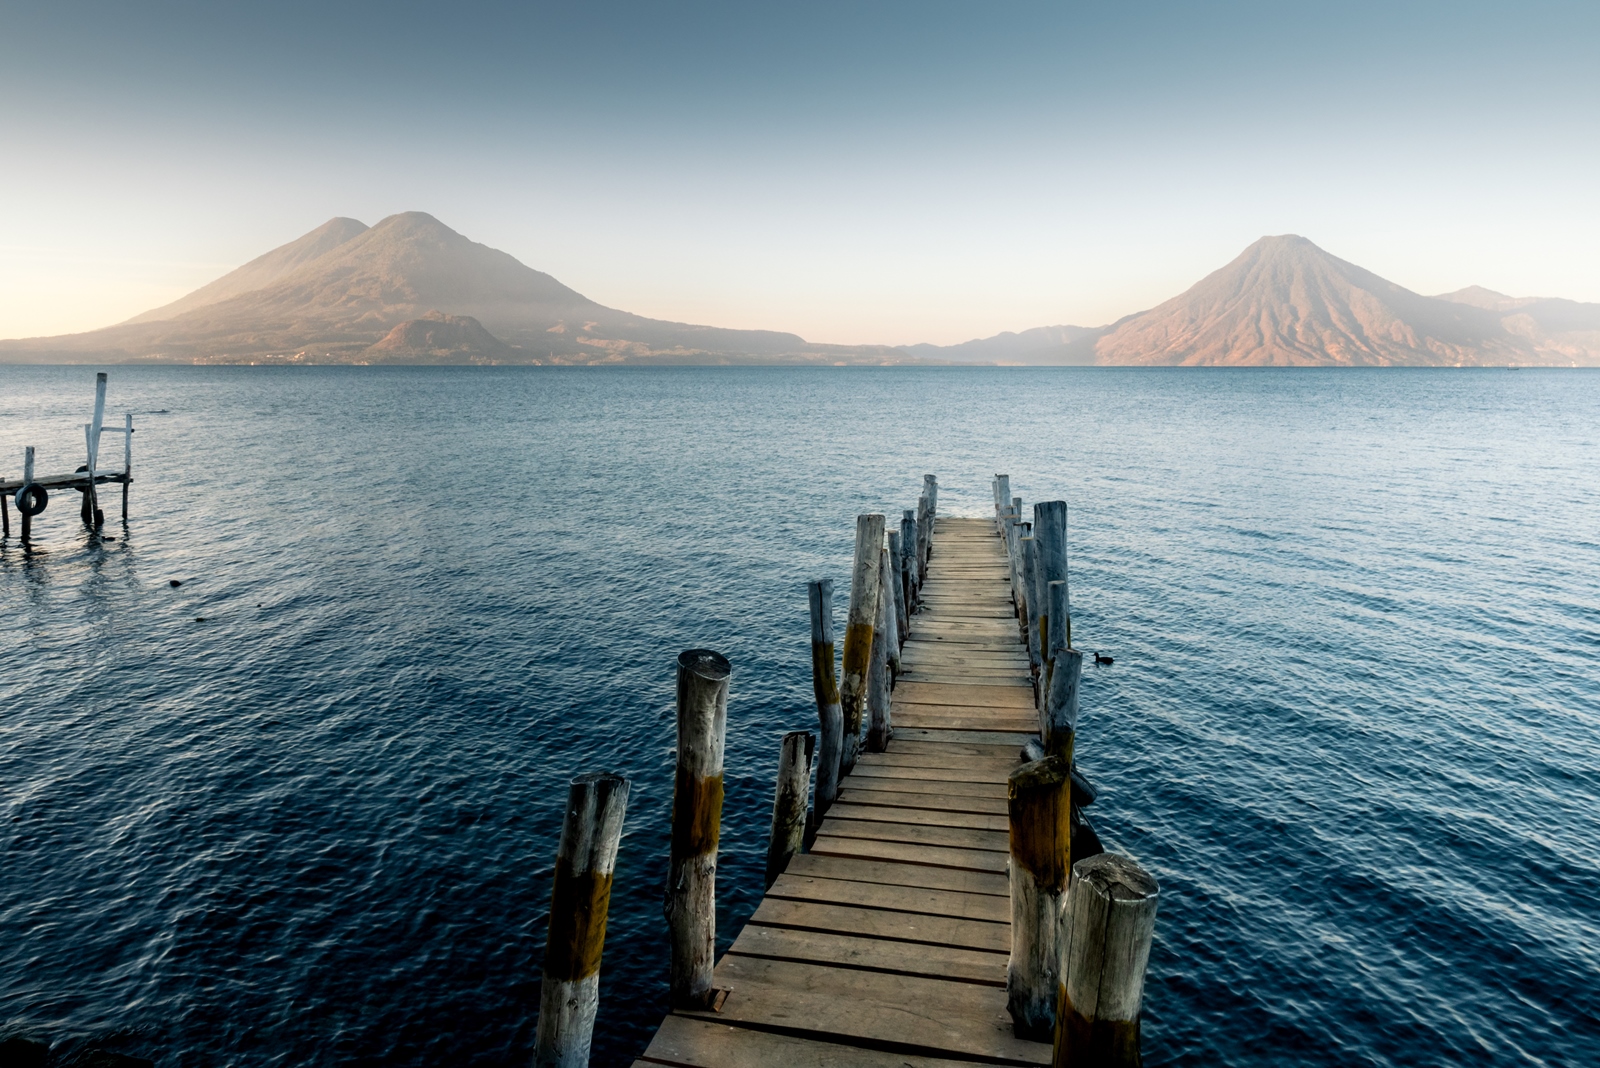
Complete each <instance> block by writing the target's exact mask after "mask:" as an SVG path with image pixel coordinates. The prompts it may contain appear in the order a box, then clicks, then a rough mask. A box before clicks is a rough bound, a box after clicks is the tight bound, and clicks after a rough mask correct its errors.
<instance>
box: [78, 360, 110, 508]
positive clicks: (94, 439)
mask: <svg viewBox="0 0 1600 1068" xmlns="http://www.w3.org/2000/svg"><path fill="white" fill-rule="evenodd" d="M105 416H106V373H105V372H104V371H100V372H98V373H97V374H96V375H95V376H94V418H93V420H92V421H91V422H89V423H87V424H85V426H84V428H83V437H84V443H85V444H86V445H87V446H88V459H87V461H86V462H87V467H88V480H89V485H88V488H87V489H86V490H85V491H84V494H83V521H84V522H85V523H87V524H88V525H89V528H90V529H91V530H93V529H95V528H97V527H99V526H100V524H101V523H102V522H103V521H104V516H103V515H102V514H101V512H100V495H99V493H98V492H96V490H95V485H94V476H95V474H96V473H97V471H98V470H99V464H100V427H101V424H102V423H103V422H104V421H105Z"/></svg>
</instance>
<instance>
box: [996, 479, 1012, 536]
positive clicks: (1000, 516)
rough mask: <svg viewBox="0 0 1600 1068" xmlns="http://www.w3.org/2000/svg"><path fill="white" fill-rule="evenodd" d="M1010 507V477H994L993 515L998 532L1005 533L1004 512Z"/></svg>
mask: <svg viewBox="0 0 1600 1068" xmlns="http://www.w3.org/2000/svg"><path fill="white" fill-rule="evenodd" d="M1010 507H1011V476H1010V475H995V476H994V514H995V516H996V519H997V522H998V523H999V526H1000V532H1001V533H1005V514H1004V513H1005V510H1006V509H1007V508H1010Z"/></svg>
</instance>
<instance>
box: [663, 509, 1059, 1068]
mask: <svg viewBox="0 0 1600 1068" xmlns="http://www.w3.org/2000/svg"><path fill="white" fill-rule="evenodd" d="M934 532H935V537H934V543H933V554H932V557H931V559H930V562H929V568H928V576H927V580H926V582H925V583H924V585H923V589H922V597H923V609H922V611H921V612H920V613H918V614H917V615H916V616H914V617H913V623H912V628H911V638H910V640H909V641H907V642H906V644H905V648H904V650H903V651H902V653H901V661H902V666H903V671H902V673H901V676H900V680H899V683H898V685H897V686H896V687H895V691H894V699H893V704H892V706H891V709H892V710H891V724H892V726H893V729H894V736H893V739H892V740H891V741H890V743H889V748H888V751H887V752H884V753H864V754H862V756H861V758H860V760H859V761H858V762H857V763H856V767H855V771H854V772H853V773H852V774H851V775H850V777H849V778H847V779H845V780H844V782H843V783H842V784H841V790H840V794H839V800H838V802H837V803H836V804H835V805H834V806H833V808H832V809H831V810H830V811H829V812H828V815H827V819H826V820H825V821H824V822H823V824H822V826H821V828H819V831H818V835H817V839H816V843H815V845H814V846H813V847H812V850H811V852H810V853H808V854H802V855H799V856H796V857H795V858H794V859H793V861H791V862H790V865H789V869H788V871H787V872H786V873H785V874H783V875H782V876H780V877H779V878H778V881H777V882H776V883H775V884H774V885H773V887H772V889H771V890H770V891H768V892H767V895H766V897H765V898H764V899H763V900H762V902H761V905H760V907H759V908H757V909H756V912H755V915H754V916H752V917H751V918H750V922H749V924H748V925H747V926H746V927H745V929H744V930H743V931H742V932H740V934H739V937H738V939H737V940H736V941H735V942H734V943H733V946H732V947H731V948H730V949H729V950H728V952H727V953H726V954H725V955H724V956H723V958H722V960H721V961H720V962H719V963H718V965H717V968H716V973H715V974H716V980H715V981H716V985H717V986H719V987H725V988H728V989H729V990H730V991H731V992H730V993H729V995H728V998H727V1000H726V1002H725V1003H724V1004H723V1006H722V1010H721V1011H720V1012H675V1013H673V1014H672V1015H670V1016H668V1017H667V1018H666V1020H665V1021H663V1022H662V1025H661V1028H660V1030H659V1031H657V1033H656V1036H655V1039H654V1040H653V1041H652V1042H651V1043H650V1048H649V1049H647V1050H646V1051H645V1053H644V1056H643V1058H642V1059H640V1060H639V1061H637V1062H635V1064H636V1066H640V1065H675V1066H682V1068H769V1066H770V1068H823V1066H826V1065H864V1066H871V1068H956V1066H958V1065H971V1064H974V1063H976V1064H1010V1065H1035V1064H1049V1063H1050V1046H1049V1044H1048V1043H1041V1042H1028V1041H1024V1040H1021V1039H1018V1038H1016V1037H1014V1036H1013V1035H1012V1033H1011V1017H1010V1015H1009V1014H1008V1013H1007V1012H1006V991H1005V983H1006V957H1007V954H1008V952H1009V950H1010V945H1011V906H1010V897H1009V888H1008V882H1007V875H1006V858H1007V855H1008V831H1007V818H1006V776H1007V775H1008V774H1009V773H1010V771H1011V769H1012V768H1014V767H1016V766H1017V765H1018V764H1019V763H1020V761H1021V757H1020V750H1021V746H1022V744H1023V742H1025V741H1026V740H1027V739H1028V738H1030V737H1036V736H1037V733H1038V717H1037V715H1036V714H1035V712H1034V705H1033V689H1032V684H1031V683H1030V681H1029V673H1028V660H1027V654H1026V652H1025V651H1024V649H1023V647H1022V641H1021V637H1020V635H1019V632H1018V627H1017V624H1016V622H1015V618H1014V616H1013V615H1012V611H1011V596H1010V588H1009V585H1008V578H1007V569H1006V558H1005V550H1004V547H1003V545H1002V543H1001V541H1000V539H999V538H998V537H997V536H996V535H995V533H994V524H993V522H992V521H991V520H987V519H950V518H941V519H938V520H936V521H935V526H934Z"/></svg>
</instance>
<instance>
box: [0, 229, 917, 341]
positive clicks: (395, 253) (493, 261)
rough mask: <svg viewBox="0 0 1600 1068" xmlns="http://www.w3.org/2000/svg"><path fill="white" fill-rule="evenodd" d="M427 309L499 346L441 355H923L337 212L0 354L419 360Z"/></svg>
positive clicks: (444, 232) (457, 237)
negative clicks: (623, 307)
mask: <svg viewBox="0 0 1600 1068" xmlns="http://www.w3.org/2000/svg"><path fill="white" fill-rule="evenodd" d="M430 313H439V314H440V315H443V316H447V317H455V318H465V319H472V320H476V321H477V322H478V324H479V328H480V329H482V330H485V331H487V332H488V334H489V335H492V340H493V341H494V342H495V343H496V344H499V345H500V346H501V347H500V348H499V349H494V350H493V354H490V350H491V348H492V346H489V345H488V344H487V343H484V342H483V341H482V339H479V340H478V341H477V342H475V343H474V344H475V345H476V348H475V349H474V353H475V354H474V355H472V356H471V357H467V356H464V355H460V354H457V355H451V354H452V353H456V348H455V346H454V343H452V344H449V345H445V346H443V347H437V348H436V349H434V348H430V349H429V350H428V351H429V352H437V353H438V354H436V355H435V356H433V357H432V358H431V360H432V362H444V363H449V362H479V361H480V359H481V360H487V361H489V362H507V363H907V362H915V361H916V358H915V357H912V356H910V355H908V354H906V353H904V352H902V351H900V350H898V349H893V348H889V347H886V346H858V347H848V346H830V345H812V344H809V343H808V342H806V341H805V340H804V339H803V338H800V337H798V336H797V335H795V334H785V333H778V332H775V331H766V330H722V329H718V328H716V327H709V326H693V325H689V324H686V323H672V322H664V321H662V320H659V319H647V318H644V317H643V316H638V315H632V314H629V313H628V312H624V311H618V310H616V309H614V308H608V307H605V306H604V305H602V304H598V303H596V302H595V301H592V300H590V299H589V298H587V297H585V296H584V295H583V294H581V293H578V292H577V291H575V290H573V289H570V288H568V287H567V286H564V285H562V284H561V283H560V282H558V281H556V279H554V278H552V277H551V276H550V275H548V274H545V273H543V272H541V271H536V270H534V269H532V268H531V267H527V266H525V265H523V264H522V263H520V262H518V261H517V260H516V259H515V258H514V257H512V256H509V255H507V254H506V253H504V252H501V251H499V250H497V249H492V248H489V247H488V246H486V245H481V244H478V243H477V242H475V241H470V240H468V239H467V238H465V237H463V236H462V235H461V234H458V233H456V232H455V231H454V230H452V229H450V228H449V227H448V226H445V225H444V224H443V223H441V222H439V221H438V220H437V219H435V218H433V217H432V216H431V215H426V214H424V213H422V212H406V213H403V214H400V215H391V216H390V217H388V218H387V219H384V220H383V221H382V222H380V223H378V224H377V225H376V226H373V227H371V228H368V227H365V226H363V225H362V224H361V223H359V222H357V221H356V220H354V219H334V220H331V221H330V222H328V223H325V224H324V225H322V226H320V227H318V228H317V229H316V230H313V231H311V232H310V233H309V234H306V235H305V236H303V237H301V238H299V239H297V240H295V241H292V242H290V243H289V244H287V245H284V246H282V247H281V248H277V249H274V250H273V251H272V252H269V253H267V254H266V255H265V256H262V257H260V258H259V259H256V260H252V261H251V262H250V263H247V264H245V265H244V266H243V267H241V268H239V269H238V270H236V271H233V272H232V273H230V274H228V275H226V276H224V277H222V278H220V279H218V280H217V281H215V282H213V283H211V284H210V285H207V286H205V287H202V288H201V289H199V290H196V291H195V292H194V293H191V294H189V295H188V296H186V297H184V298H183V299H181V300H178V301H175V302H174V303H172V304H169V305H167V306H166V307H164V308H157V309H155V310H153V311H150V312H147V313H145V314H143V315H139V316H136V317H135V318H133V319H130V320H129V321H127V322H125V323H121V324H119V325H117V326H112V327H107V328H105V329H103V330H95V331H91V332H88V333H83V334H71V335H66V336H63V337H54V338H29V339H23V340H20V341H7V342H0V359H9V360H13V361H20V360H34V359H38V360H46V361H84V360H106V359H110V360H169V361H180V362H190V361H200V362H230V363H238V362H263V361H269V362H270V361H273V360H291V361H293V362H300V363H346V362H362V363H365V362H371V361H373V360H387V359H397V360H398V359H403V360H404V361H405V362H415V361H416V360H418V359H423V357H422V356H420V355H418V353H419V352H420V351H421V350H417V349H414V348H408V347H407V346H408V345H409V344H410V342H409V340H407V339H408V338H411V336H412V335H411V334H403V335H402V336H401V338H400V339H399V340H396V341H393V342H391V341H390V339H389V338H388V335H389V334H390V331H391V330H393V329H394V328H395V327H397V326H400V325H401V324H406V323H412V322H413V321H416V320H422V319H423V318H424V317H426V316H428V315H429V314H430ZM428 329H432V330H434V331H435V332H436V333H437V332H438V331H439V330H440V329H444V328H441V327H438V326H434V327H430V328H428ZM448 329H451V330H455V331H456V332H457V333H458V334H459V333H460V332H461V330H462V329H464V328H460V327H459V326H452V327H449V328H448ZM402 352H404V353H405V354H406V355H404V356H402V355H401V353H402Z"/></svg>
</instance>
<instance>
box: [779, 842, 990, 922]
mask: <svg viewBox="0 0 1600 1068" xmlns="http://www.w3.org/2000/svg"><path fill="white" fill-rule="evenodd" d="M785 874H786V875H795V876H804V877H809V878H814V879H847V880H849V881H851V882H858V883H881V884H883V885H885V886H899V887H918V888H921V889H925V890H952V891H955V892H957V893H962V894H988V895H991V896H995V897H1001V898H1006V899H1007V900H1008V901H1009V899H1010V894H1011V885H1010V883H1009V882H1008V881H1007V879H1006V877H1005V876H1004V875H994V874H991V873H989V872H979V871H961V870H956V869H949V868H937V867H929V866H927V865H922V864H907V863H904V862H901V861H886V860H872V859H870V858H863V857H844V856H836V857H821V856H817V855H816V854H814V853H801V854H800V855H799V856H797V857H795V858H794V859H793V860H791V861H790V862H789V870H788V871H787V872H786V873H785ZM1009 907H1010V906H1009V905H1007V908H1009Z"/></svg>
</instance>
